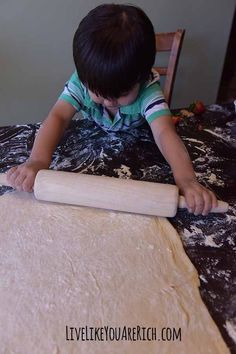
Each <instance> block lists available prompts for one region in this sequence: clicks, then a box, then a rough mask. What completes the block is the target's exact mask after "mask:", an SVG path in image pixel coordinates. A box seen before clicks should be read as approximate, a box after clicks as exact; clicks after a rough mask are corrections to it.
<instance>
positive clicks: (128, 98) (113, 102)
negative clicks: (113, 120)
mask: <svg viewBox="0 0 236 354" xmlns="http://www.w3.org/2000/svg"><path fill="white" fill-rule="evenodd" d="M139 89H140V84H136V85H134V87H133V88H132V89H131V90H130V91H129V92H125V93H124V94H123V95H122V96H120V97H118V98H111V99H110V98H103V97H102V96H100V95H96V94H95V93H93V92H92V91H90V90H88V93H89V96H90V97H91V99H92V100H93V101H94V102H95V103H97V104H101V105H102V106H104V107H106V108H108V109H109V108H110V109H118V108H119V107H121V106H127V105H129V104H131V103H133V102H134V101H135V100H136V98H137V96H138V94H139Z"/></svg>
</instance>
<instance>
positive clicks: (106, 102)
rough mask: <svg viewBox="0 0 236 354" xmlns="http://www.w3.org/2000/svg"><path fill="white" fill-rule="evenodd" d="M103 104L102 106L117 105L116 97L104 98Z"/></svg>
mask: <svg viewBox="0 0 236 354" xmlns="http://www.w3.org/2000/svg"><path fill="white" fill-rule="evenodd" d="M103 104H104V106H108V107H109V106H117V100H116V99H112V98H111V99H108V98H105V99H104V101H103Z"/></svg>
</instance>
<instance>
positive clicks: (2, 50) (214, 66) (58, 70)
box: [0, 0, 235, 126]
mask: <svg viewBox="0 0 236 354" xmlns="http://www.w3.org/2000/svg"><path fill="white" fill-rule="evenodd" d="M103 2H104V1H96V0H87V1H86V2H84V1H82V0H67V1H64V0H51V1H46V0H38V1H32V0H1V2H0V126H2V125H10V124H18V123H19V124H21V123H31V122H32V123H33V122H39V121H42V120H43V119H44V118H45V116H46V114H47V112H48V111H49V109H50V107H51V106H52V105H53V104H54V102H55V100H56V99H57V97H58V95H59V94H60V92H61V90H62V89H63V86H64V83H65V81H66V80H67V79H68V78H69V76H70V75H71V73H72V72H73V70H74V66H73V60H72V37H73V34H74V31H75V29H76V28H77V26H78V23H79V21H80V20H81V19H82V18H83V17H84V16H85V15H86V14H87V12H88V11H89V10H91V9H92V8H93V7H95V6H97V5H99V4H101V3H103ZM113 2H115V3H132V4H136V5H138V6H140V7H142V8H143V9H144V10H145V12H146V13H147V15H148V16H149V17H150V19H151V20H152V22H153V24H154V27H155V30H156V31H159V32H165V31H175V30H176V29H177V28H185V29H186V35H185V39H184V44H183V49H182V53H181V58H180V64H179V67H178V72H177V78H176V84H175V89H174V95H173V99H172V108H178V107H184V106H187V105H188V104H189V103H191V102H192V101H193V100H195V99H200V100H203V101H204V102H205V103H206V104H210V103H213V102H215V100H216V97H217V92H218V86H219V82H220V78H221V73H222V68H223V63H224V57H225V52H226V48H227V43H228V38H229V34H230V29H231V22H232V18H233V13H234V7H235V0H227V2H225V1H224V0H208V1H205V0H198V1H191V2H190V1H189V0H176V1H173V0H158V1H156V0H146V1H145V2H143V1H140V0H136V1H132V0H129V1H128V2H127V1H113Z"/></svg>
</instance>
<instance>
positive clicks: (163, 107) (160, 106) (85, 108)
mask: <svg viewBox="0 0 236 354" xmlns="http://www.w3.org/2000/svg"><path fill="white" fill-rule="evenodd" d="M159 79H160V77H159V74H158V73H157V72H155V71H154V70H152V72H151V74H150V79H149V80H148V81H147V82H146V83H145V84H144V85H143V86H141V88H140V91H139V94H138V96H137V98H136V100H135V101H134V102H133V103H131V104H129V105H127V106H121V107H119V109H118V111H117V113H116V115H115V116H114V117H110V115H109V113H108V112H107V110H106V109H105V107H103V106H102V105H100V104H97V103H95V102H94V101H93V100H92V99H91V98H90V95H89V93H88V89H87V88H86V87H85V86H84V85H83V83H82V82H81V81H80V79H79V77H78V74H77V72H74V73H73V75H72V76H71V78H70V79H69V81H67V83H66V84H65V87H64V90H63V92H62V93H61V95H60V96H59V99H60V100H65V101H67V102H69V103H70V104H71V105H72V106H73V107H74V108H75V109H76V110H77V112H79V111H81V112H82V114H83V116H84V118H87V119H90V120H94V121H95V122H96V123H97V124H98V125H100V126H101V128H103V129H104V130H106V131H119V130H127V129H131V128H136V127H138V126H140V125H141V124H143V123H144V122H145V120H146V121H147V122H148V123H149V124H151V123H152V122H153V121H154V120H155V119H157V118H158V117H161V116H163V115H171V113H170V110H169V107H168V105H167V103H166V101H165V99H164V96H163V93H162V91H161V89H160V85H159Z"/></svg>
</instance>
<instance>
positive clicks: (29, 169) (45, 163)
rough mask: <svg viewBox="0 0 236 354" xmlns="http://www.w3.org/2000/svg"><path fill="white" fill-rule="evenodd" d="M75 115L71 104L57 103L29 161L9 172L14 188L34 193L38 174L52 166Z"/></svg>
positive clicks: (42, 126)
mask: <svg viewBox="0 0 236 354" xmlns="http://www.w3.org/2000/svg"><path fill="white" fill-rule="evenodd" d="M75 113H76V109H75V108H74V107H73V106H72V105H71V104H70V103H68V102H66V101H63V100H59V101H57V102H56V104H55V105H54V106H53V108H52V109H51V111H50V112H49V114H48V116H47V118H46V119H45V120H44V122H43V124H42V125H41V127H40V129H39V132H38V134H37V136H36V139H35V142H34V145H33V149H32V152H31V154H30V157H29V159H28V160H27V161H26V162H25V163H23V164H21V165H19V166H15V167H13V168H11V169H10V170H9V171H8V172H7V179H8V181H9V182H10V184H11V185H12V187H14V188H16V189H18V190H24V191H28V192H29V191H32V188H33V184H34V180H35V177H36V174H37V172H38V171H39V170H41V169H47V168H48V167H49V166H50V163H51V159H52V154H53V152H54V150H55V149H56V146H57V144H58V143H59V141H60V139H61V137H62V135H63V133H64V131H65V129H66V128H67V127H68V125H69V123H70V121H71V119H72V118H73V116H74V114H75Z"/></svg>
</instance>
